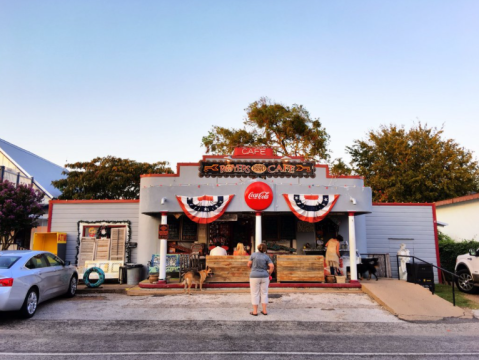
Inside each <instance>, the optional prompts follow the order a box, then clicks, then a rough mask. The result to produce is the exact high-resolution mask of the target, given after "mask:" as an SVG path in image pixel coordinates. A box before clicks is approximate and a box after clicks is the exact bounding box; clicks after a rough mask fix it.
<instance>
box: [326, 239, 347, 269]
mask: <svg viewBox="0 0 479 360" xmlns="http://www.w3.org/2000/svg"><path fill="white" fill-rule="evenodd" d="M340 241H343V237H342V236H341V235H338V236H336V238H331V239H329V241H328V242H327V243H326V245H325V246H326V264H327V266H328V267H329V268H330V271H331V275H339V273H340V271H339V258H340V257H341V255H340V253H339V242H340Z"/></svg>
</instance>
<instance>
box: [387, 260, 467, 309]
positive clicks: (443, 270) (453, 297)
mask: <svg viewBox="0 0 479 360" xmlns="http://www.w3.org/2000/svg"><path fill="white" fill-rule="evenodd" d="M400 257H405V258H409V259H412V264H413V266H414V264H415V262H414V261H415V260H416V259H417V260H419V261H421V262H422V263H424V264H428V265H431V266H433V267H435V268H436V269H438V270H440V271H441V272H444V273H447V274H449V275H451V276H452V304H453V305H454V306H456V292H455V291H454V278H457V277H458V276H457V275H456V274H455V273H452V272H450V271H448V270H446V269H444V268H442V267H439V266H436V265H434V264H431V263H429V262H427V261H425V260H423V259H421V258H418V257H417V256H412V255H396V261H397V270H398V280H401V279H400V277H399V274H400V272H399V258H400ZM438 277H439V274H438ZM433 281H434V279H433Z"/></svg>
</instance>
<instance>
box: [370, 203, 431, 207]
mask: <svg viewBox="0 0 479 360" xmlns="http://www.w3.org/2000/svg"><path fill="white" fill-rule="evenodd" d="M373 206H434V203H373Z"/></svg>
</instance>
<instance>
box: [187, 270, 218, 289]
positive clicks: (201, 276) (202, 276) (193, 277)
mask: <svg viewBox="0 0 479 360" xmlns="http://www.w3.org/2000/svg"><path fill="white" fill-rule="evenodd" d="M211 274H213V271H212V270H211V269H210V268H208V267H207V268H206V269H205V270H201V271H196V270H191V271H188V272H187V273H185V275H183V285H185V292H186V287H187V286H188V294H189V295H191V285H193V284H195V287H196V290H198V284H200V291H203V283H204V282H205V280H206V278H207V277H208V276H210V275H211Z"/></svg>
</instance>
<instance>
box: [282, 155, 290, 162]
mask: <svg viewBox="0 0 479 360" xmlns="http://www.w3.org/2000/svg"><path fill="white" fill-rule="evenodd" d="M281 160H282V161H283V162H285V163H287V162H289V161H290V160H291V158H290V157H289V156H283V157H282V158H281Z"/></svg>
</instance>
